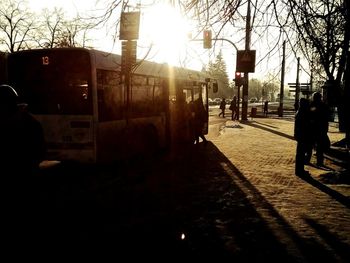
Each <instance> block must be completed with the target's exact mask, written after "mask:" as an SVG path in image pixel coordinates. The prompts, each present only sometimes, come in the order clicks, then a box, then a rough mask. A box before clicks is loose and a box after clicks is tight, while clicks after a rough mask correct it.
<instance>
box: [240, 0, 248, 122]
mask: <svg viewBox="0 0 350 263" xmlns="http://www.w3.org/2000/svg"><path fill="white" fill-rule="evenodd" d="M245 29H246V31H245V33H246V36H245V50H249V49H250V0H248V8H247V17H246V28H245ZM248 75H249V73H248V72H244V83H243V94H242V95H243V101H242V121H246V120H248V118H247V117H248V87H249V83H248V82H249V77H248Z"/></svg>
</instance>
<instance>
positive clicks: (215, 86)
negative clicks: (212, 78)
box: [213, 82, 219, 93]
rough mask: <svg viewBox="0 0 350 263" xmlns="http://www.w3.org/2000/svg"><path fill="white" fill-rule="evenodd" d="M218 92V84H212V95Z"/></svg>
mask: <svg viewBox="0 0 350 263" xmlns="http://www.w3.org/2000/svg"><path fill="white" fill-rule="evenodd" d="M218 90H219V86H218V83H216V82H214V83H213V92H214V93H217V92H218Z"/></svg>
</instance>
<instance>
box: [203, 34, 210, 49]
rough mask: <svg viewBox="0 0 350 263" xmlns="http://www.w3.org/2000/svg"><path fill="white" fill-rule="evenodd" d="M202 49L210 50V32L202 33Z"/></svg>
mask: <svg viewBox="0 0 350 263" xmlns="http://www.w3.org/2000/svg"><path fill="white" fill-rule="evenodd" d="M203 48H206V49H209V48H211V31H210V30H204V31H203Z"/></svg>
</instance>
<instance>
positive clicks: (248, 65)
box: [236, 50, 256, 72]
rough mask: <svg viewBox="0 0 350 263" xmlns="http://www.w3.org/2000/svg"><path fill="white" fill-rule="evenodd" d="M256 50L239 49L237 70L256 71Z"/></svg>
mask: <svg viewBox="0 0 350 263" xmlns="http://www.w3.org/2000/svg"><path fill="white" fill-rule="evenodd" d="M255 54H256V50H238V51H237V61H236V72H255Z"/></svg>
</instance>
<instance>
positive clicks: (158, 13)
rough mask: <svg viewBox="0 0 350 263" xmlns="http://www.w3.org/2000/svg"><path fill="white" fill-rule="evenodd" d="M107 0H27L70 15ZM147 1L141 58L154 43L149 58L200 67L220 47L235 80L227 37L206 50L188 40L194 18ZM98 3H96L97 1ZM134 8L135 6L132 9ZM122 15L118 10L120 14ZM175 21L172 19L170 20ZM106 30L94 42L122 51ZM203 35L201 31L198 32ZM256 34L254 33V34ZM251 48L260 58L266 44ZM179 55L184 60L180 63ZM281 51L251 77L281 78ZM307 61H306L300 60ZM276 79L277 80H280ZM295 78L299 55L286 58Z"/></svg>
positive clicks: (142, 21) (289, 77)
mask: <svg viewBox="0 0 350 263" xmlns="http://www.w3.org/2000/svg"><path fill="white" fill-rule="evenodd" d="M104 2H110V0H100V1H96V0H48V1H43V0H28V3H29V5H30V8H31V9H32V10H33V11H36V12H39V11H40V10H41V9H43V8H48V9H53V8H54V7H59V8H62V9H63V10H65V12H66V15H67V17H69V16H72V17H74V16H75V15H76V14H77V13H78V12H79V13H80V14H84V13H85V12H89V11H91V10H96V9H99V8H103V7H104V6H105V5H103V3H104ZM147 2H148V1H147V0H145V1H142V8H141V18H140V37H139V40H138V58H142V57H144V56H145V55H146V53H147V52H148V49H149V47H150V46H152V49H151V52H150V53H149V54H148V57H147V59H149V60H153V61H157V62H160V63H164V62H166V63H169V64H175V65H177V66H186V67H188V68H192V69H195V70H201V69H202V67H203V64H208V62H209V61H210V60H211V61H214V60H215V57H216V55H217V54H218V52H219V51H221V52H222V54H223V59H224V60H225V63H226V66H227V73H228V76H229V79H230V80H232V79H233V78H234V74H235V66H236V51H235V48H234V47H233V46H232V45H231V44H229V43H228V42H226V41H217V42H216V44H215V50H214V52H213V50H206V49H204V48H203V44H202V42H201V41H189V39H188V33H191V34H192V35H195V34H198V32H193V30H192V29H191V28H193V27H191V21H186V20H184V19H183V18H181V16H180V15H179V14H174V12H172V11H169V10H168V8H167V7H166V6H160V7H155V6H150V5H146V4H145V3H147ZM96 3H97V4H96ZM131 11H134V10H131ZM118 15H119V14H118ZM171 21H172V22H171ZM110 29H111V27H110V28H108V29H107V30H98V31H97V32H95V33H94V38H95V39H96V40H95V41H94V43H93V45H94V46H95V47H96V48H97V49H100V50H104V51H108V52H113V53H118V54H120V50H121V47H120V43H121V42H120V41H119V40H117V41H116V42H115V43H113V41H112V37H113V34H114V33H115V31H114V32H111V31H110ZM198 36H199V37H201V34H200V33H199V35H198ZM253 37H254V36H252V38H253ZM227 39H229V40H230V41H232V42H235V41H234V39H232V37H231V38H230V37H227ZM238 48H239V49H244V46H242V45H241V46H238ZM251 49H256V50H257V61H258V60H259V59H260V57H261V56H264V52H265V51H266V47H264V46H262V44H261V43H256V46H252V47H251ZM179 58H180V60H181V64H179ZM281 59H282V56H281V54H279V53H277V54H275V56H274V58H272V59H270V60H269V61H264V62H263V63H260V64H259V65H258V66H256V69H255V72H254V73H250V74H249V77H250V79H251V78H258V79H260V80H263V78H264V77H265V76H266V75H267V73H268V72H274V75H275V76H277V78H278V79H280V77H279V75H280V73H278V70H279V69H280V65H281ZM301 63H305V62H303V61H302V62H301ZM278 79H277V80H278ZM295 79H296V59H295V60H290V61H287V62H286V76H285V85H287V83H288V82H295ZM308 81H309V77H308V75H307V74H306V73H305V72H302V71H301V72H300V82H308Z"/></svg>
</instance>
